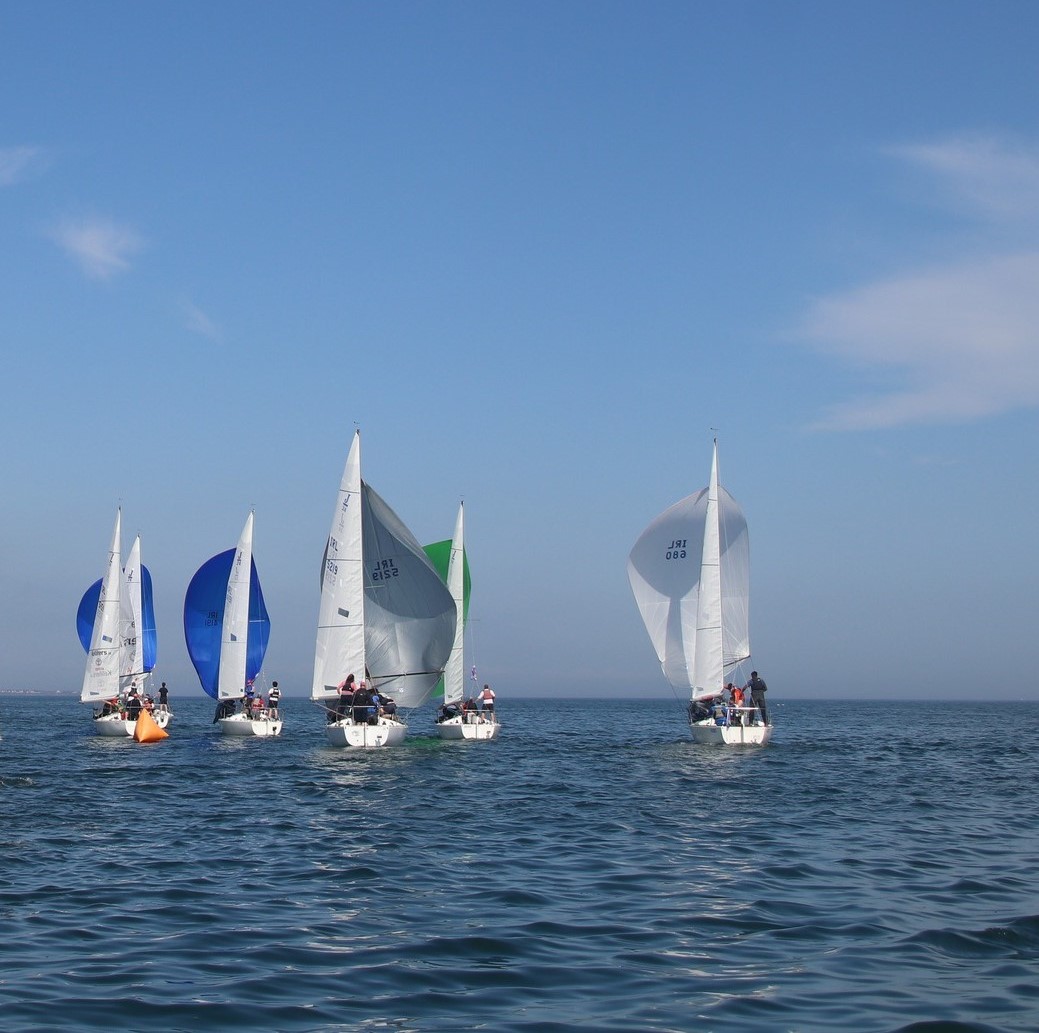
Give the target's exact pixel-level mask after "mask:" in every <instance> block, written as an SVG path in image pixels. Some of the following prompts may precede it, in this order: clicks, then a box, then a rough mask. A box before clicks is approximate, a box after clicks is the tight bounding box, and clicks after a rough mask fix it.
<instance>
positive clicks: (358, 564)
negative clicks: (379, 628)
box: [310, 431, 365, 699]
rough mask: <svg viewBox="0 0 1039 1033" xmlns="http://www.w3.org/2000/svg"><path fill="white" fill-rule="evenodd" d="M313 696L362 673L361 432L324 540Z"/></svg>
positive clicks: (324, 695) (332, 691)
mask: <svg viewBox="0 0 1039 1033" xmlns="http://www.w3.org/2000/svg"><path fill="white" fill-rule="evenodd" d="M317 625H318V626H317V642H316V644H315V647H314V679H313V681H312V682H311V687H310V695H311V698H312V699H329V698H331V697H334V696H335V695H336V691H337V688H338V686H339V684H340V683H341V682H342V681H343V680H344V679H345V678H346V676H347V675H348V674H352V675H354V678H355V680H356V681H357V682H359V681H363V680H364V678H365V655H364V560H363V546H362V542H361V433H360V431H357V432H356V433H355V434H354V439H353V442H352V443H351V445H350V453H349V455H348V456H347V458H346V466H345V467H344V469H343V478H342V481H341V482H340V484H339V494H338V496H337V498H336V508H335V512H334V513H333V514H332V527H331V530H330V531H329V533H328V541H327V543H326V545H325V558H324V567H323V570H322V573H321V603H320V608H319V611H318V622H317Z"/></svg>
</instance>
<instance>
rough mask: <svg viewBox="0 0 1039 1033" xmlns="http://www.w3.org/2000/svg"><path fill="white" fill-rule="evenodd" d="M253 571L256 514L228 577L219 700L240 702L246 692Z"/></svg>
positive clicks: (250, 518)
mask: <svg viewBox="0 0 1039 1033" xmlns="http://www.w3.org/2000/svg"><path fill="white" fill-rule="evenodd" d="M252 567H253V514H252V513H250V514H249V516H248V518H247V519H246V521H245V527H243V528H242V535H241V537H240V538H239V539H238V547H237V548H236V549H235V555H234V560H233V561H232V562H231V571H230V573H229V574H228V576H227V596H226V599H225V602H224V623H223V627H222V629H221V637H220V669H219V673H218V675H217V698H218V699H238V698H240V697H241V696H242V694H243V693H244V692H245V662H246V656H247V650H248V647H249V589H250V585H251V581H252Z"/></svg>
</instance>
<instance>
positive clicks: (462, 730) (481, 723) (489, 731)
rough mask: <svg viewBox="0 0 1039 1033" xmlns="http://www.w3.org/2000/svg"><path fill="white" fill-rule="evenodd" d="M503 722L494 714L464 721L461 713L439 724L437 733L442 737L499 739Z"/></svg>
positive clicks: (472, 739) (468, 739)
mask: <svg viewBox="0 0 1039 1033" xmlns="http://www.w3.org/2000/svg"><path fill="white" fill-rule="evenodd" d="M500 731H501V724H500V723H499V722H498V721H497V720H496V719H495V718H494V717H493V716H492V715H486V716H484V717H482V718H481V717H476V718H474V719H473V720H471V721H463V718H462V717H461V715H459V716H458V717H449V718H448V719H447V720H446V721H441V722H440V723H439V724H438V725H437V735H439V736H440V738H441V739H454V740H456V741H457V740H460V739H465V740H467V741H472V742H485V741H488V740H490V739H497V738H498V733H499V732H500Z"/></svg>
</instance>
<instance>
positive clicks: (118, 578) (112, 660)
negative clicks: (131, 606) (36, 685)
mask: <svg viewBox="0 0 1039 1033" xmlns="http://www.w3.org/2000/svg"><path fill="white" fill-rule="evenodd" d="M121 522H122V510H121V509H117V510H116V514H115V528H114V529H113V531H112V543H111V545H110V546H109V548H108V567H107V568H106V570H105V576H104V578H103V579H102V581H101V594H100V596H99V597H98V601H97V612H96V614H95V616H94V627H93V630H92V632H91V635H90V650H89V652H88V653H87V666H86V670H85V671H84V673H83V688H82V690H81V691H80V694H79V698H80V701H81V702H83V703H94V702H96V701H97V700H103V699H111V698H112V697H114V696H118V695H119V669H120V660H121V657H122V643H121V635H120V630H121V629H120V625H121V623H122V604H121V601H120V599H121V595H122V592H121V587H122V585H121V582H122V577H123V572H122V569H121V565H120V555H119V554H120V550H121V548H122V545H121V542H120V529H121Z"/></svg>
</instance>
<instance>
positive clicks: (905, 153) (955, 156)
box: [887, 135, 1039, 219]
mask: <svg viewBox="0 0 1039 1033" xmlns="http://www.w3.org/2000/svg"><path fill="white" fill-rule="evenodd" d="M887 153H888V154H889V155H891V156H892V157H894V158H896V159H898V160H900V161H903V162H905V163H906V164H908V165H910V166H912V167H914V168H916V169H917V170H918V171H920V172H923V173H924V174H925V175H927V176H928V179H929V183H930V184H931V185H932V186H933V187H935V188H937V192H936V194H933V195H931V200H932V201H933V200H935V199H937V200H940V201H942V202H943V203H945V204H946V205H951V206H953V207H954V208H956V209H957V210H958V211H960V212H967V211H970V210H973V212H974V213H975V214H978V215H981V216H983V217H988V218H995V219H1020V218H1027V219H1035V218H1036V217H1039V149H1037V148H1035V147H1032V146H1028V145H1026V144H1024V143H1021V142H1019V141H1016V140H1010V139H1003V138H999V137H994V136H980V135H974V136H956V137H952V138H950V139H947V140H939V141H934V142H931V143H917V144H903V145H900V146H895V147H889V148H887Z"/></svg>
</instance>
